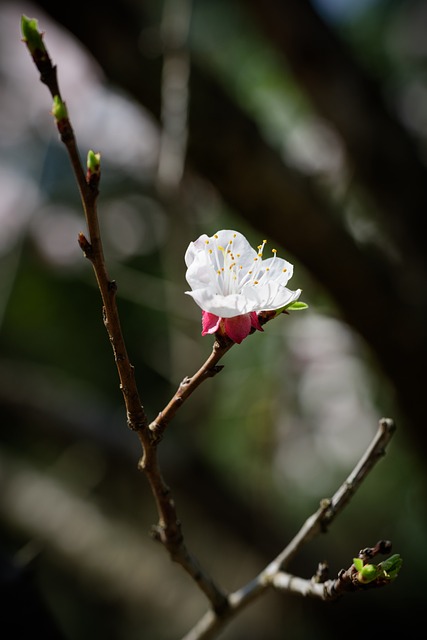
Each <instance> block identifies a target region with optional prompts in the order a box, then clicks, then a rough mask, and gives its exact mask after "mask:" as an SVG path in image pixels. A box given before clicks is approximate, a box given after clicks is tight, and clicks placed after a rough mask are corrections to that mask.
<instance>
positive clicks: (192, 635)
mask: <svg viewBox="0 0 427 640" xmlns="http://www.w3.org/2000/svg"><path fill="white" fill-rule="evenodd" d="M394 431H395V424H394V422H393V420H390V419H389V418H382V419H381V420H380V422H379V427H378V430H377V433H376V434H375V436H374V438H373V440H372V442H371V444H370V445H369V447H368V448H367V450H366V452H365V453H364V454H363V456H362V457H361V458H360V460H359V462H358V463H357V464H356V466H355V467H354V469H353V471H352V472H351V473H350V474H349V476H348V477H347V479H346V480H345V481H344V482H343V484H342V485H341V486H340V487H339V489H338V490H337V491H336V492H335V494H334V495H333V496H332V498H330V499H325V500H322V501H321V504H320V507H319V509H318V510H317V511H316V512H315V513H314V514H312V515H311V516H310V517H309V518H307V520H306V521H305V523H304V524H303V526H302V527H301V529H300V530H299V531H298V533H297V534H296V536H295V537H294V538H293V539H292V540H291V542H290V543H289V544H288V545H287V546H286V547H285V549H284V550H283V551H282V552H281V553H279V555H278V556H277V557H276V558H275V559H274V560H273V561H272V562H271V563H270V564H269V565H267V567H265V569H264V570H263V571H261V573H259V574H258V576H256V578H254V579H253V580H251V581H250V582H249V583H247V584H246V585H244V586H243V587H241V588H240V589H238V590H237V591H235V592H233V593H231V594H230V596H229V598H228V603H229V606H228V608H227V609H226V610H225V611H224V612H223V614H222V615H221V616H218V615H216V614H215V613H214V612H213V611H208V612H206V614H205V615H204V616H203V617H202V618H201V619H200V621H199V622H198V623H197V624H196V625H195V626H194V627H193V629H192V630H191V631H190V632H189V633H188V634H187V635H185V636H184V637H183V638H182V640H208V639H209V638H214V637H215V635H216V634H217V633H218V631H219V630H220V629H222V628H223V627H224V626H225V625H226V624H227V622H228V621H229V620H231V619H232V618H234V617H235V616H236V615H237V613H238V612H240V611H241V610H242V609H243V608H245V607H246V606H248V604H250V603H251V602H252V601H253V600H255V599H256V598H258V597H259V596H261V595H262V594H263V593H265V591H266V589H267V588H269V587H274V588H279V589H280V590H287V591H294V592H298V593H300V594H302V595H312V596H315V597H320V598H322V599H324V600H327V599H333V598H334V597H338V595H341V594H342V593H344V592H347V591H354V590H356V586H357V584H356V583H354V581H353V575H354V570H353V568H352V567H350V568H349V569H348V570H347V572H344V573H342V572H340V574H339V576H338V578H337V579H336V580H332V581H329V582H328V583H327V584H326V585H325V584H324V585H321V586H314V585H312V584H311V581H307V580H304V579H303V578H299V577H296V576H292V575H290V574H288V573H285V572H284V571H283V568H284V567H285V566H286V565H287V564H288V563H289V562H290V561H291V559H292V558H293V557H294V556H295V555H296V554H297V553H298V552H299V551H300V550H301V548H302V547H303V545H305V544H306V543H307V542H309V541H310V540H311V539H312V538H314V537H315V536H316V535H318V534H319V533H321V532H322V531H324V530H325V528H326V527H327V526H328V525H329V524H331V523H332V521H333V520H334V519H335V517H336V516H337V515H338V514H339V513H340V512H341V511H342V509H343V508H344V507H345V506H346V505H347V504H348V502H349V500H350V499H351V498H352V497H353V495H354V494H355V492H356V491H357V489H358V488H359V487H360V485H361V483H362V482H363V481H364V480H365V478H366V477H367V475H368V473H369V472H370V471H371V470H372V469H373V467H374V466H375V464H376V463H377V462H378V460H379V459H380V458H381V457H382V456H383V455H384V453H385V449H386V447H387V445H388V444H389V442H390V439H391V437H392V435H393V433H394ZM383 549H384V547H381V548H379V549H378V551H377V553H378V552H381V551H382V550H383ZM361 553H362V552H361ZM349 582H351V583H352V584H354V588H353V587H350V586H349ZM359 586H360V585H359ZM371 586H373V585H371Z"/></svg>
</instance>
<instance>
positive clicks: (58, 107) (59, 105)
mask: <svg viewBox="0 0 427 640" xmlns="http://www.w3.org/2000/svg"><path fill="white" fill-rule="evenodd" d="M52 115H53V117H54V118H55V120H56V121H57V122H60V121H61V120H67V119H68V111H67V107H66V105H65V102H63V101H62V100H61V98H60V97H59V96H54V98H53V105H52Z"/></svg>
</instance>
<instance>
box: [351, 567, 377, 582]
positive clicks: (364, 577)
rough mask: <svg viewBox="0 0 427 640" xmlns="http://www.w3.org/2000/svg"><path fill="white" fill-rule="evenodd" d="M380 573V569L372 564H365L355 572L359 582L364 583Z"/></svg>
mask: <svg viewBox="0 0 427 640" xmlns="http://www.w3.org/2000/svg"><path fill="white" fill-rule="evenodd" d="M380 574H381V571H380V570H378V567H377V566H376V565H374V564H365V565H364V566H363V567H362V568H361V569H360V571H359V573H358V574H357V577H358V579H359V582H363V583H364V584H366V583H368V582H372V580H375V579H376V578H378V576H379V575H380Z"/></svg>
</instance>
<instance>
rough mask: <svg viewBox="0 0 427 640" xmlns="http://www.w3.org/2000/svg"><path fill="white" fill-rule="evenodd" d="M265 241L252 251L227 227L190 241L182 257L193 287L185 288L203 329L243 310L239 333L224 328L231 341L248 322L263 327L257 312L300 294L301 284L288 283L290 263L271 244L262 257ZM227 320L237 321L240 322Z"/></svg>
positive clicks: (218, 325)
mask: <svg viewBox="0 0 427 640" xmlns="http://www.w3.org/2000/svg"><path fill="white" fill-rule="evenodd" d="M265 244H266V240H264V241H263V243H262V244H261V245H259V247H258V250H257V251H255V249H253V248H252V247H251V246H250V244H249V242H248V241H247V240H246V238H245V237H244V236H243V235H242V234H241V233H238V232H237V231H230V230H227V229H225V230H222V231H218V232H217V233H215V234H214V235H213V236H211V237H208V236H207V235H205V234H203V235H201V236H200V238H198V239H197V240H196V241H195V242H191V243H190V245H189V247H188V249H187V251H186V253H185V263H186V265H187V273H186V279H187V282H188V284H189V285H190V287H191V289H192V290H191V291H186V293H187V294H188V295H190V296H191V297H192V298H193V299H194V301H195V302H196V303H197V304H198V305H199V307H201V309H202V310H203V312H204V316H203V322H204V326H203V334H205V333H214V332H215V331H217V330H219V329H220V328H221V326H222V328H223V329H224V326H225V325H224V322H223V323H222V325H221V322H220V321H227V319H230V318H236V317H238V316H246V320H245V328H244V329H241V331H240V332H239V333H238V334H235V335H237V337H238V338H239V339H237V340H236V339H235V337H233V336H232V335H230V334H229V332H227V331H225V333H228V335H229V337H231V338H232V339H233V340H234V341H235V342H241V340H242V339H243V337H246V335H248V333H249V331H250V329H251V327H255V328H257V329H261V327H260V325H259V322H258V319H257V316H256V314H257V313H259V312H260V311H274V310H276V309H280V308H281V307H286V306H288V305H289V304H291V303H292V302H294V301H295V300H297V299H298V298H299V296H300V294H301V290H300V289H298V290H297V291H291V290H290V289H288V288H287V287H286V285H287V283H288V281H289V279H290V278H291V277H292V273H293V265H292V264H290V262H287V261H286V260H283V259H282V258H278V257H277V255H276V250H275V249H273V257H272V258H267V259H266V260H263V250H264V247H265ZM248 314H250V316H248ZM208 316H209V317H208ZM215 318H216V320H215V321H214V319H215ZM248 318H250V320H249V328H247V324H248ZM243 320H244V319H243V318H242V321H243ZM227 324H228V325H230V326H231V324H233V326H236V324H238V322H237V323H236V321H234V322H233V323H227ZM246 329H247V331H246ZM242 332H243V333H245V335H244V336H243V337H241V336H242ZM234 333H235V332H234Z"/></svg>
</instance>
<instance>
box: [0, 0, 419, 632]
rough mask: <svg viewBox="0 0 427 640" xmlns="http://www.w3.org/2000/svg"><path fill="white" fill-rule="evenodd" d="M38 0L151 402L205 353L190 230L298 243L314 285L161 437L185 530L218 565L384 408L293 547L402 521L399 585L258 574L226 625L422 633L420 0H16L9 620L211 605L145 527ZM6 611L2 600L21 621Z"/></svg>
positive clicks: (190, 616)
mask: <svg viewBox="0 0 427 640" xmlns="http://www.w3.org/2000/svg"><path fill="white" fill-rule="evenodd" d="M23 13H24V14H26V15H28V16H30V17H34V18H37V19H38V21H39V27H40V29H41V30H42V31H44V32H45V42H46V45H47V48H48V50H49V52H50V55H51V57H52V59H53V62H54V63H55V64H56V65H57V66H58V72H59V83H60V87H61V91H62V94H63V97H64V99H65V100H66V102H67V106H68V109H69V113H70V117H71V121H72V124H73V127H74V130H75V132H76V136H77V140H78V143H79V148H80V150H81V154H82V157H83V158H84V157H85V156H86V153H87V150H88V149H89V148H91V149H93V150H95V151H100V152H101V154H102V181H101V194H100V199H99V212H100V222H101V227H102V232H103V238H104V243H105V252H106V257H107V262H108V269H109V273H110V276H111V278H114V279H115V280H116V281H117V283H118V301H119V309H120V312H121V317H122V325H123V330H124V333H125V338H126V340H127V345H128V351H129V353H130V357H131V361H132V362H133V364H134V366H135V369H136V376H137V381H138V384H139V387H140V392H141V397H142V400H143V402H144V406H145V409H146V412H147V414H148V416H149V418H150V419H153V418H154V417H155V416H156V415H157V413H158V411H159V410H160V409H162V408H163V407H164V406H165V405H166V404H167V402H168V400H169V399H170V397H171V395H172V394H173V393H174V392H175V390H176V388H177V386H178V384H179V382H180V381H181V380H182V378H183V377H184V376H186V375H191V374H192V373H194V372H195V371H196V369H198V368H199V366H200V365H201V364H202V363H203V362H204V360H205V358H206V357H207V356H208V354H209V353H210V350H211V346H212V339H211V338H209V337H205V338H202V337H201V336H200V310H199V309H198V308H197V307H196V305H195V304H194V303H193V301H192V300H191V299H190V298H189V297H188V296H185V295H184V291H185V290H186V289H187V284H186V282H185V265H184V260H183V257H184V253H185V250H186V248H187V246H188V244H189V242H190V241H191V240H194V239H196V238H197V237H198V236H199V235H200V234H201V233H207V234H208V235H211V234H212V233H214V232H215V231H217V230H218V229H221V228H231V229H237V230H239V231H241V232H242V233H244V234H245V235H246V236H247V238H248V239H249V240H250V241H251V243H252V244H253V245H254V246H256V245H257V244H259V243H260V241H262V240H263V239H264V238H266V239H267V240H268V245H267V247H270V248H271V247H276V248H277V249H278V255H280V256H281V257H284V258H286V259H288V260H290V261H291V262H292V263H294V265H295V272H294V276H293V279H292V281H291V282H290V287H291V288H292V289H296V288H302V289H303V296H302V299H303V300H304V301H305V302H307V303H308V304H309V309H308V311H304V312H302V313H294V314H291V315H289V316H283V317H281V318H279V319H278V320H276V321H275V322H272V323H269V324H268V325H267V327H266V328H265V332H264V333H263V334H261V333H257V335H254V336H252V337H251V338H250V339H248V340H246V341H245V342H244V343H243V344H242V345H240V346H238V347H235V348H233V349H232V350H231V351H230V353H229V354H227V356H226V358H225V359H224V362H223V364H225V368H224V370H223V371H222V372H221V374H220V375H218V376H216V377H215V378H214V379H212V380H209V381H207V382H206V383H205V384H204V385H203V386H202V387H201V388H200V389H199V390H198V391H197V393H196V394H195V395H194V396H193V397H192V398H191V400H190V401H189V402H188V404H186V405H184V407H183V408H182V409H181V411H180V412H179V413H178V414H177V416H176V418H175V420H174V421H173V423H172V424H171V425H170V427H169V428H168V431H167V433H166V436H165V438H164V441H163V442H162V444H161V452H160V455H161V461H162V466H163V471H164V475H165V477H166V480H167V482H168V483H169V484H170V485H171V487H172V489H173V493H174V496H175V499H176V503H177V507H178V513H179V516H180V518H181V520H182V523H183V531H184V534H185V537H186V540H187V543H188V546H189V547H190V549H191V550H192V551H193V552H194V553H195V554H196V555H197V556H198V557H199V559H200V560H201V562H202V564H203V565H204V566H205V567H206V568H207V569H208V570H209V571H211V572H212V574H213V576H214V578H215V579H216V581H217V582H218V583H219V584H221V585H222V586H223V587H224V589H226V590H234V589H237V588H239V587H240V586H242V585H243V584H244V583H245V582H247V581H249V580H250V579H251V578H253V577H254V576H255V575H256V574H257V573H258V572H259V571H260V570H261V569H262V568H263V567H264V566H265V565H266V563H267V562H268V561H269V560H271V559H272V558H273V557H274V556H275V555H276V554H277V553H278V552H279V551H280V550H281V549H282V548H283V547H284V546H285V545H286V544H287V542H288V541H289V540H290V538H291V537H292V536H293V535H294V534H295V533H296V532H297V530H298V528H299V527H300V525H301V524H302V523H303V521H304V520H305V519H306V518H307V517H308V516H309V515H310V514H311V513H312V512H313V511H315V510H316V509H317V506H318V504H319V500H320V499H321V498H323V497H328V496H330V495H332V493H333V492H334V491H335V490H336V489H337V488H338V486H339V485H340V484H341V483H342V482H343V480H344V479H345V477H346V476H347V474H348V473H349V472H350V470H351V469H352V468H353V466H354V465H355V463H356V462H357V460H358V459H359V457H360V455H361V454H362V453H363V451H364V450H365V449H366V447H367V446H368V444H369V442H370V440H371V438H372V437H373V435H374V433H375V432H376V429H377V424H378V420H379V419H380V418H381V417H382V416H389V417H392V418H394V419H395V421H396V423H397V425H398V431H397V434H396V436H395V437H394V439H393V441H392V443H391V446H390V448H389V450H388V453H387V456H386V457H385V458H384V459H383V460H382V461H381V462H380V463H379V465H378V467H376V468H375V470H374V471H373V472H372V473H371V475H370V476H369V477H368V478H367V480H366V482H365V483H364V485H363V487H362V488H361V489H360V491H359V492H358V493H357V495H355V497H354V498H353V500H352V502H351V503H350V505H349V506H348V507H347V508H346V510H345V511H344V512H343V513H342V514H341V516H340V517H339V518H338V520H337V521H336V522H334V524H333V526H332V527H331V528H330V531H328V532H327V533H326V534H325V535H323V536H322V537H320V538H319V539H317V540H315V541H313V542H311V543H310V544H309V545H307V547H306V548H305V549H304V550H303V552H302V553H301V554H300V556H299V557H298V558H297V559H296V560H295V561H294V562H293V563H292V566H291V567H290V569H291V570H292V571H293V572H295V573H297V574H299V575H302V576H303V577H307V578H308V577H310V576H311V575H313V573H314V572H315V571H316V568H317V563H318V562H319V561H322V560H326V561H328V563H329V565H330V571H331V575H332V576H333V575H335V574H336V573H337V571H339V570H340V569H341V568H343V567H348V566H349V564H350V563H351V559H352V558H353V556H354V555H356V554H357V552H358V550H359V549H361V548H363V547H366V546H372V545H374V544H375V543H376V542H377V540H379V539H381V538H386V539H390V540H391V541H392V542H393V550H394V552H397V553H401V554H402V556H403V558H404V566H403V569H402V572H401V575H400V576H399V579H398V581H397V582H396V583H394V584H393V585H392V586H390V587H388V588H387V589H384V590H373V591H371V592H368V593H364V594H356V595H355V596H353V597H346V598H344V599H342V600H340V601H339V602H337V603H334V604H323V603H320V602H316V601H311V600H307V599H303V598H301V597H297V596H289V595H284V594H276V593H269V594H268V595H265V596H264V597H263V598H261V599H260V600H259V601H258V602H256V603H255V604H254V605H252V606H251V607H249V608H248V609H247V610H246V611H245V612H243V613H242V614H240V616H239V617H238V618H237V619H236V620H234V621H233V622H232V623H231V624H230V626H229V627H228V628H227V629H226V630H225V631H224V632H223V634H222V636H221V637H223V638H224V639H227V640H256V639H258V638H260V637H263V638H266V639H268V640H279V639H281V638H285V637H286V638H289V639H290V640H294V639H295V640H306V639H308V638H313V637H314V636H315V637H316V638H318V639H323V638H330V637H331V634H332V637H334V634H338V633H344V634H345V636H346V637H347V638H356V637H357V638H359V637H360V634H361V633H362V634H363V633H365V632H366V630H367V629H369V630H370V631H371V632H372V633H373V634H374V633H375V634H377V633H378V634H380V633H381V634H384V635H385V634H387V633H390V632H391V631H393V632H394V633H395V634H400V633H402V634H403V633H406V634H408V632H410V631H411V630H418V629H419V628H421V627H420V625H421V624H422V622H423V620H424V612H425V607H426V604H427V600H426V597H425V587H424V575H425V572H426V570H427V558H426V553H425V538H426V534H427V518H426V469H425V463H424V460H425V456H426V453H427V436H426V430H425V422H426V420H425V387H426V384H425V383H426V374H425V362H426V361H427V251H426V240H425V233H424V228H425V217H426V214H427V169H426V164H425V160H426V152H427V146H426V143H427V117H426V114H427V74H426V69H427V66H426V64H427V3H426V2H425V1H423V0H418V1H415V0H406V1H405V2H404V1H402V0H400V1H399V0H363V1H361V0H316V1H314V0H313V1H312V2H308V0H289V1H282V2H279V0H263V2H256V1H247V2H240V1H236V2H226V1H225V0H192V1H191V0H166V1H165V2H162V1H160V0H158V1H156V0H151V1H148V0H146V1H143V0H112V1H111V2H110V3H108V6H106V3H103V2H100V0H92V2H90V3H86V2H85V3H83V2H79V1H77V2H73V3H71V2H69V3H66V2H63V3H61V2H51V1H50V0H46V1H41V2H38V3H34V4H29V3H26V2H22V3H21V2H12V1H10V2H7V1H6V0H0V82H1V92H0V194H1V195H0V274H1V277H0V411H1V429H0V567H1V571H0V592H1V599H0V611H1V617H2V620H3V621H10V623H11V625H12V628H13V629H14V633H15V637H18V638H20V637H24V634H25V635H26V634H27V633H28V629H34V628H37V629H38V630H39V633H40V635H43V634H44V636H45V638H66V639H69V640H75V639H76V640H77V639H78V640H89V638H91V639H92V638H93V637H102V638H104V640H110V639H111V640H116V639H117V640H136V639H138V640H169V639H170V640H172V639H176V638H179V637H181V636H182V635H184V634H185V632H186V631H188V630H189V629H190V628H191V626H192V625H193V624H194V623H195V622H196V621H197V620H198V618H199V616H201V615H202V614H203V613H204V611H205V610H206V601H205V599H204V597H203V596H202V595H201V594H199V593H198V591H197V589H196V587H195V586H193V584H192V583H191V581H190V580H189V578H187V576H186V575H185V574H184V573H183V571H182V570H181V569H180V567H178V566H175V565H173V564H172V563H171V561H170V559H169V557H168V556H167V554H166V552H165V551H164V550H163V549H162V548H161V547H160V546H159V545H158V544H157V543H155V542H153V541H152V539H151V538H150V528H151V526H152V525H153V524H155V523H156V512H155V508H154V504H153V500H152V497H151V495H150V494H149V491H148V488H147V485H146V482H145V479H144V477H143V476H142V475H141V474H140V473H139V472H138V471H137V462H138V458H139V456H140V449H139V443H138V440H137V438H136V437H135V436H134V434H132V433H131V432H129V431H128V429H127V427H126V419H125V412H124V408H123V403H122V398H121V393H120V390H119V386H118V378H117V374H116V370H115V366H114V362H113V358H112V354H111V349H110V345H109V343H108V339H107V336H106V334H105V330H104V327H103V324H102V318H101V303H100V296H99V293H98V291H97V288H96V284H95V279H94V276H93V273H92V270H91V266H90V264H89V262H88V261H86V260H85V259H84V258H83V256H82V254H81V251H80V249H79V247H78V245H77V241H76V237H77V234H78V232H80V231H84V230H85V228H84V219H83V215H82V211H81V208H80V202H79V197H78V193H77V188H76V185H75V181H74V178H73V175H72V173H71V170H70V167H69V162H68V158H67V156H66V152H65V149H64V148H63V147H62V146H61V144H60V142H59V140H58V135H57V132H56V128H55V126H54V123H53V121H52V117H51V115H50V108H51V104H50V96H49V94H48V91H47V89H46V87H44V86H43V85H42V84H41V83H40V82H39V80H38V73H37V70H36V69H35V67H34V64H33V62H32V60H31V59H30V57H29V55H28V53H27V51H26V48H25V46H24V45H23V44H22V42H21V36H20V16H21V15H22V14H23ZM5 626H6V622H5Z"/></svg>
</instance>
